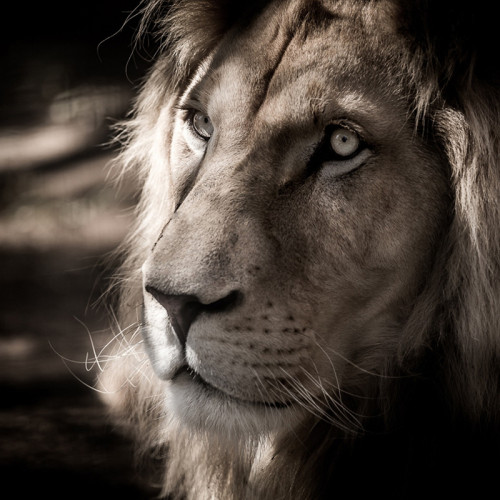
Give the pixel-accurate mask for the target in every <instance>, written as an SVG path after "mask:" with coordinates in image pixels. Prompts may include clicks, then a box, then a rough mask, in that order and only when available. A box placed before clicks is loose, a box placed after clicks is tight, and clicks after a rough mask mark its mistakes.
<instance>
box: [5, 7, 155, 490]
mask: <svg viewBox="0 0 500 500" xmlns="http://www.w3.org/2000/svg"><path fill="white" fill-rule="evenodd" d="M5 3H6V2H4V4H2V7H1V8H0V43H1V50H0V68H1V75H0V391H1V399H0V480H1V483H2V490H3V491H4V494H6V495H7V496H5V498H17V499H24V498H35V497H42V496H46V497H47V498H50V499H58V498H72V499H75V498H101V497H102V498H104V497H108V496H109V495H112V497H113V498H121V499H129V498H130V499H132V498H134V499H142V498H150V497H151V496H152V495H153V493H155V491H154V490H152V489H149V488H148V487H146V486H145V485H144V484H143V482H142V481H141V478H140V476H139V475H138V474H137V473H136V472H135V469H134V468H133V451H132V447H131V445H130V443H129V442H128V441H127V440H126V439H124V438H122V437H121V436H120V435H119V434H118V433H117V432H116V429H114V427H113V425H112V424H111V423H110V422H109V421H108V418H107V416H106V413H105V410H104V408H103V407H102V405H101V403H100V402H99V399H98V395H97V393H96V392H95V391H94V390H92V389H91V388H90V387H89V386H92V385H93V384H94V379H95V377H96V375H97V374H98V372H99V367H98V366H97V364H96V363H93V362H92V358H93V357H94V353H93V349H94V348H95V349H97V350H99V349H100V348H101V347H102V346H104V345H105V344H106V342H107V340H108V338H109V334H108V332H107V330H106V328H107V325H108V322H109V314H108V311H107V308H106V306H105V303H106V299H104V300H103V299H102V297H103V294H104V293H105V291H106V290H107V287H108V285H109V278H110V277H111V276H112V274H113V270H114V266H115V265H116V260H115V259H114V258H113V251H114V249H116V247H117V245H118V244H119V243H120V241H121V240H122V239H123V237H124V235H125V234H126V231H127V229H128V227H129V226H130V224H131V207H132V206H133V203H134V195H135V193H134V185H133V182H131V181H129V180H128V179H125V180H124V182H123V183H122V187H121V189H118V187H117V186H116V184H114V183H113V182H112V181H111V180H110V166H109V161H110V159H111V158H113V156H114V155H115V150H114V147H113V146H109V145H106V144H107V143H108V142H109V140H110V137H111V135H110V127H111V126H112V125H113V123H115V122H116V120H119V119H121V118H123V117H124V115H125V113H126V111H127V110H128V109H129V107H130V100H131V97H132V96H133V95H134V92H135V89H136V86H137V84H138V82H139V79H140V78H141V76H142V75H143V74H144V72H145V70H146V68H147V67H148V65H149V62H148V51H147V47H146V49H143V50H142V51H140V52H133V50H132V42H133V36H134V31H135V29H136V27H137V17H134V16H132V19H131V20H130V21H129V22H126V20H127V17H129V16H130V14H131V12H132V11H133V9H134V8H136V7H137V1H134V0H85V1H84V2H70V1H67V2H64V3H56V2H50V1H49V2H40V1H37V2H35V1H28V2H26V1H24V2H20V1H17V2H16V1H15V0H14V1H13V2H12V1H11V2H9V3H10V4H11V5H9V6H8V7H7V6H5ZM86 361H87V362H86ZM7 492H10V493H7Z"/></svg>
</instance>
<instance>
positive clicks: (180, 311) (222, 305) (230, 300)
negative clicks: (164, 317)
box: [146, 286, 240, 347]
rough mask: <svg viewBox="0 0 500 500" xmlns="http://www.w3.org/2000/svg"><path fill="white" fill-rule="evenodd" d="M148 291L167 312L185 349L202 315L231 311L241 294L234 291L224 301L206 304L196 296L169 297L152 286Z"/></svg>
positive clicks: (147, 288) (148, 287) (147, 287)
mask: <svg viewBox="0 0 500 500" xmlns="http://www.w3.org/2000/svg"><path fill="white" fill-rule="evenodd" d="M146 291H147V292H148V293H150V294H151V295H152V296H153V297H154V298H155V299H156V300H157V301H158V302H159V303H160V304H161V305H162V306H163V307H164V308H165V310H166V311H167V314H168V316H169V318H170V322H171V324H172V328H173V330H174V332H175V335H176V336H177V338H178V339H179V342H180V344H181V345H182V346H183V347H184V346H185V345H186V341H187V336H188V331H189V328H190V326H191V325H192V323H193V321H194V320H195V319H196V317H197V316H198V315H199V314H200V313H202V312H209V313H210V312H212V313H213V312H217V311H223V310H227V309H230V308H231V307H233V306H234V305H235V304H236V303H237V302H238V300H239V299H240V293H239V292H238V291H232V292H230V293H229V294H228V295H226V296H225V297H223V298H222V299H219V300H217V301H215V302H211V303H209V304H204V303H202V302H201V301H200V300H198V298H197V297H196V296H195V295H168V294H165V293H163V292H162V291H160V290H158V289H157V288H154V287H152V286H146Z"/></svg>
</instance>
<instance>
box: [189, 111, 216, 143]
mask: <svg viewBox="0 0 500 500" xmlns="http://www.w3.org/2000/svg"><path fill="white" fill-rule="evenodd" d="M191 126H192V128H193V131H194V132H195V133H196V134H197V135H198V136H199V137H200V138H201V139H203V140H204V141H208V140H209V139H210V137H212V134H213V132H214V126H213V125H212V121H211V120H210V118H209V117H208V115H206V114H205V113H202V112H201V111H195V112H194V113H193V115H192V116H191Z"/></svg>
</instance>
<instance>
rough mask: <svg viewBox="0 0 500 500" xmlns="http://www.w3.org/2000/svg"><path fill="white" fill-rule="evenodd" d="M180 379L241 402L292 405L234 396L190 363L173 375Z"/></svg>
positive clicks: (212, 394) (287, 406)
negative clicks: (209, 379) (215, 384)
mask: <svg viewBox="0 0 500 500" xmlns="http://www.w3.org/2000/svg"><path fill="white" fill-rule="evenodd" d="M179 379H184V380H189V381H190V382H191V383H193V384H195V385H196V386H197V387H199V388H201V389H202V390H203V391H204V392H205V393H206V394H207V395H209V396H219V397H223V398H225V399H228V400H231V401H235V402H237V403H239V404H249V405H253V406H263V407H266V408H274V409H277V410H282V409H285V408H289V407H290V406H291V405H292V403H291V402H278V401H255V400H249V399H244V398H240V397H236V396H233V395H232V394H228V393H227V392H225V391H223V390H221V389H219V388H217V387H215V386H213V385H212V384H210V383H209V382H207V381H206V380H205V379H204V378H203V377H202V376H201V375H200V374H199V373H198V372H196V371H195V370H193V369H192V368H191V367H190V366H188V365H183V366H182V367H181V368H179V369H178V370H177V372H176V373H175V375H174V376H173V377H172V382H175V381H176V380H179Z"/></svg>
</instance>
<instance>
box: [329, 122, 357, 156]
mask: <svg viewBox="0 0 500 500" xmlns="http://www.w3.org/2000/svg"><path fill="white" fill-rule="evenodd" d="M360 145H361V141H360V139H359V136H358V134H356V133H355V132H353V131H352V130H349V129H348V128H345V127H337V128H335V129H334V130H333V132H332V135H331V136H330V146H331V148H332V150H333V152H334V153H335V154H337V155H338V156H339V157H341V158H348V157H350V156H352V155H353V154H354V153H356V152H357V151H358V150H359V147H360Z"/></svg>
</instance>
